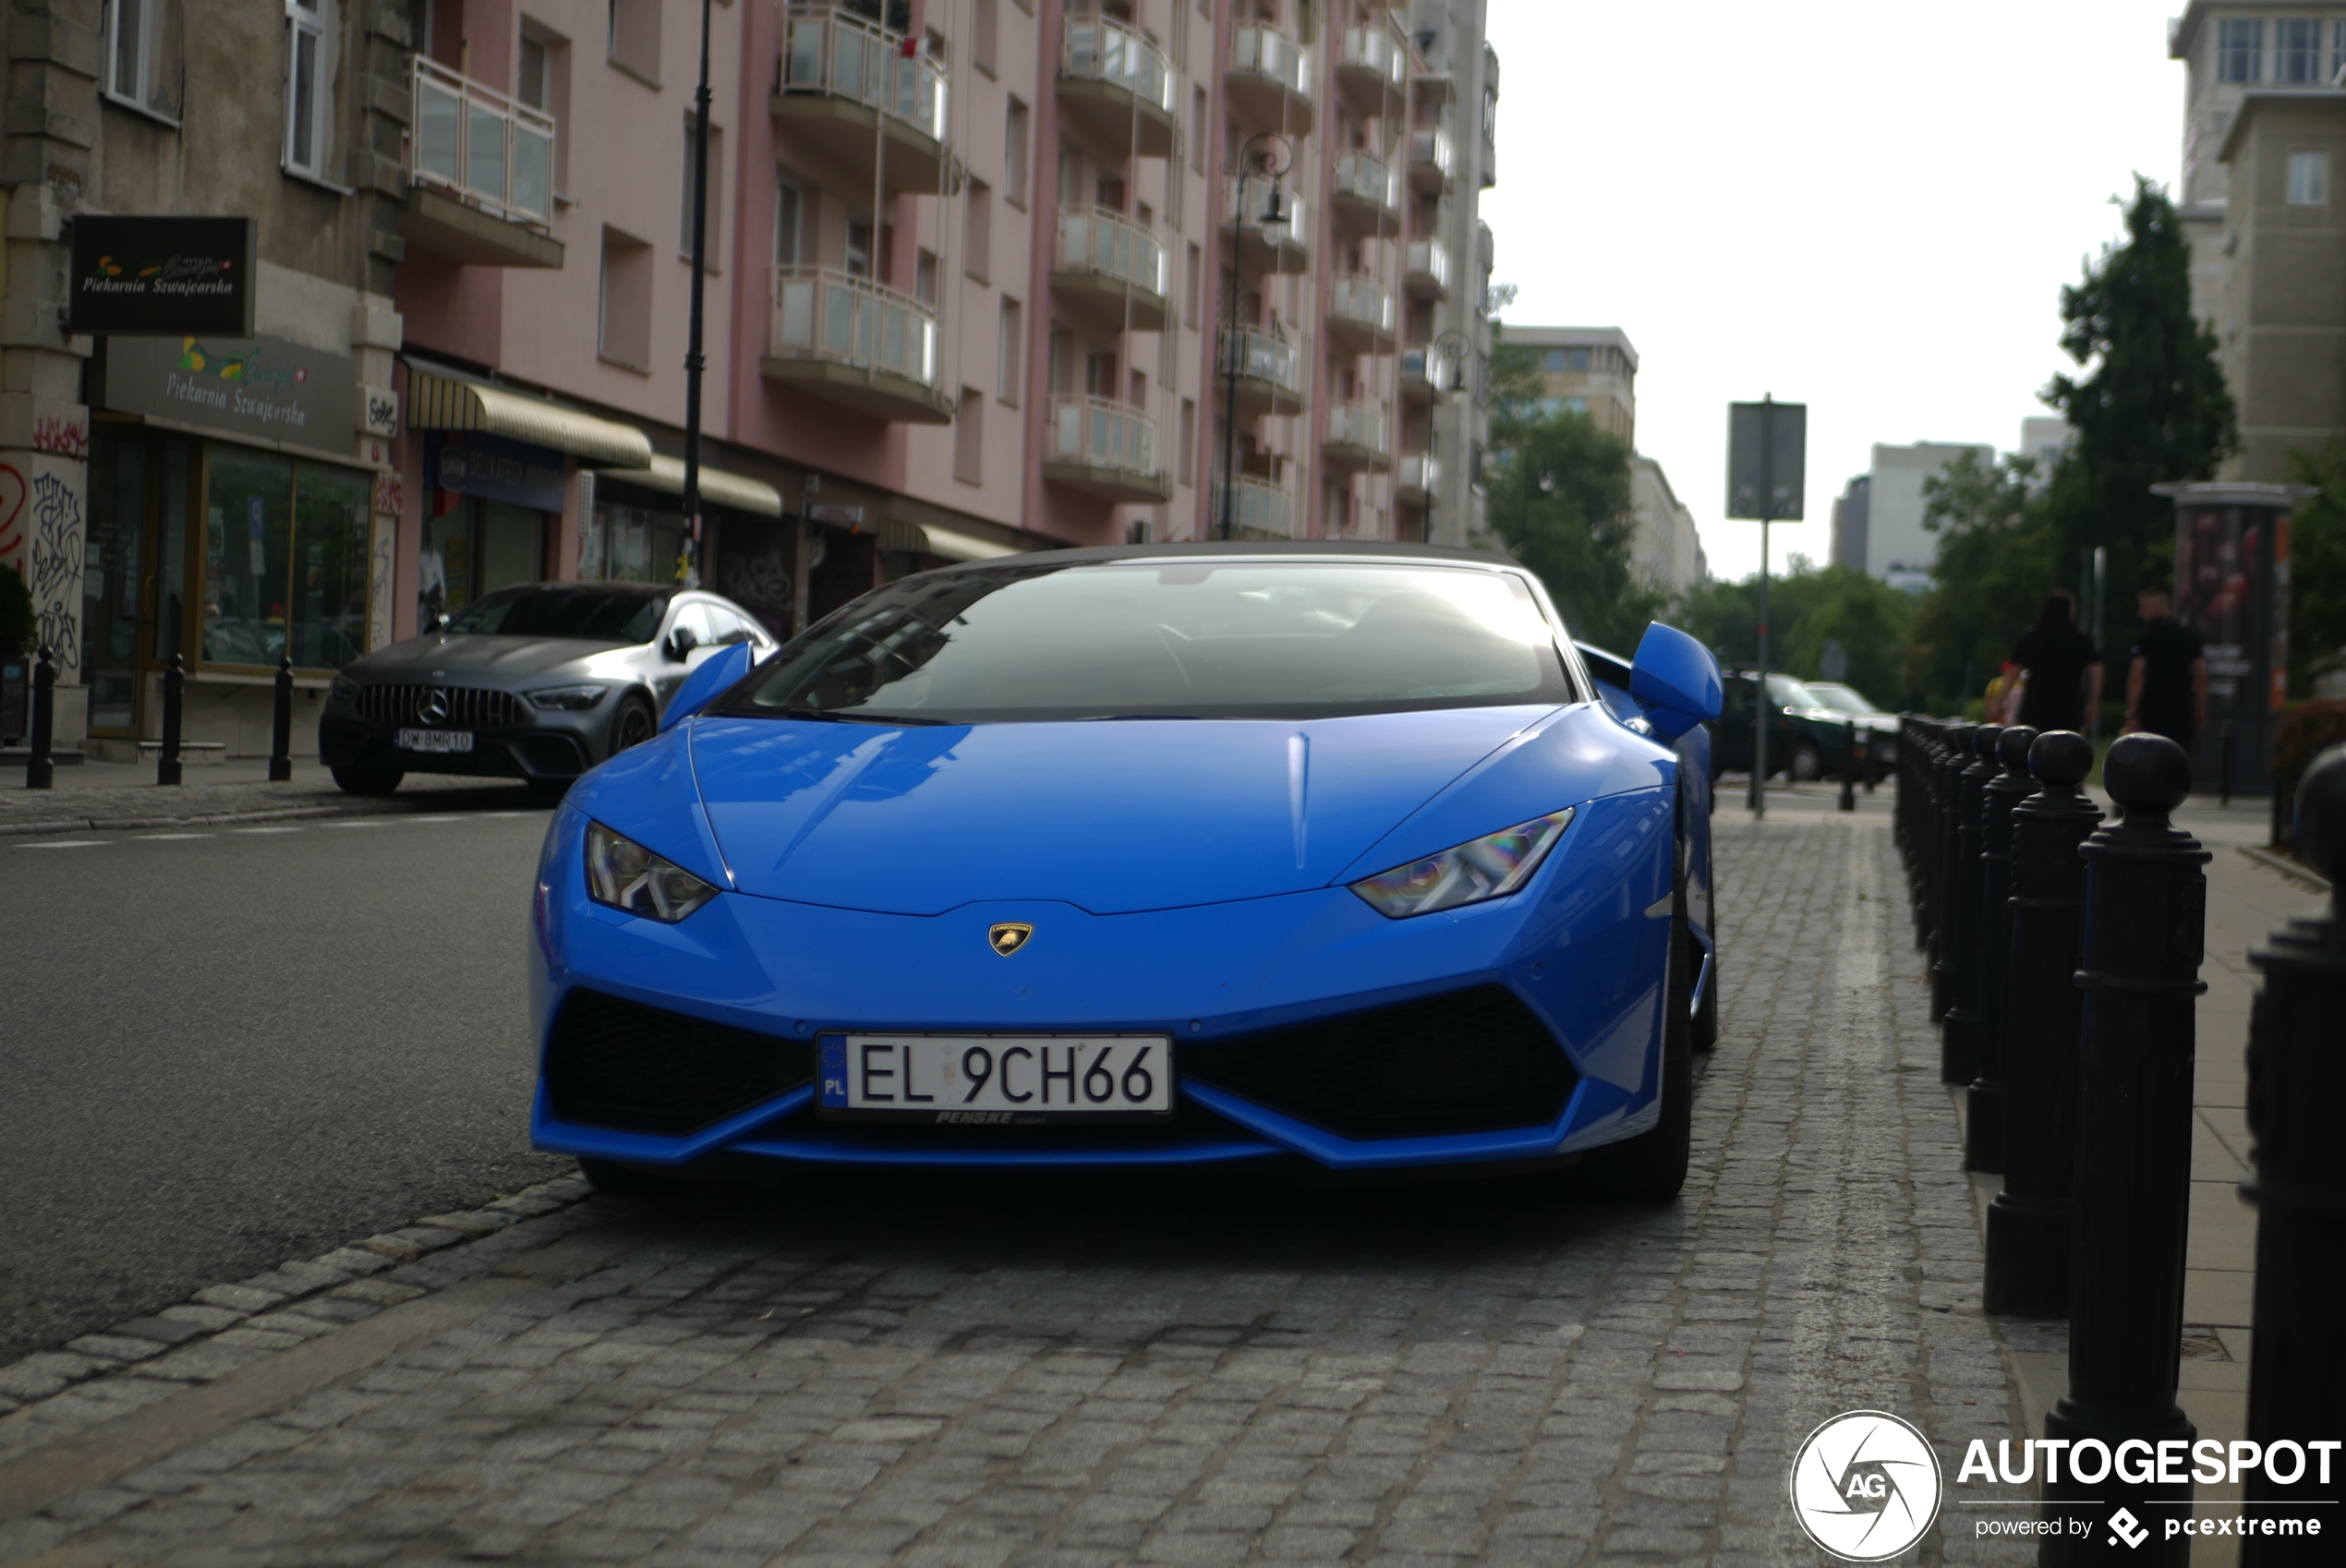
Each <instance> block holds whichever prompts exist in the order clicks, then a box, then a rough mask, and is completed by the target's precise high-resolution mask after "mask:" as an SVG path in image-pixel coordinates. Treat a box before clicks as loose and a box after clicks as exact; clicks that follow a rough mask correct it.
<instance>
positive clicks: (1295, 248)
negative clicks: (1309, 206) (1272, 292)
mask: <svg viewBox="0 0 2346 1568" xmlns="http://www.w3.org/2000/svg"><path fill="white" fill-rule="evenodd" d="M1275 189H1277V187H1275V186H1273V185H1272V184H1271V182H1270V181H1269V180H1267V179H1265V178H1264V177H1263V176H1262V175H1248V176H1246V190H1245V192H1244V194H1245V197H1246V211H1245V212H1244V214H1243V215H1242V220H1241V215H1240V211H1239V196H1240V190H1239V179H1238V176H1236V175H1232V176H1230V177H1229V178H1228V179H1227V180H1225V181H1224V182H1223V185H1222V232H1223V233H1225V234H1229V235H1234V236H1235V238H1236V241H1237V243H1238V246H1239V248H1240V258H1241V260H1242V262H1243V264H1244V265H1247V266H1250V267H1252V268H1253V269H1254V270H1255V271H1262V272H1283V273H1297V272H1306V271H1310V270H1311V267H1312V252H1311V247H1310V245H1309V243H1308V239H1307V231H1308V228H1309V225H1308V224H1307V223H1305V222H1304V219H1305V215H1306V214H1305V209H1304V205H1303V199H1302V198H1301V197H1300V196H1298V195H1296V194H1295V193H1294V192H1293V191H1290V190H1279V192H1278V206H1279V213H1280V220H1279V222H1277V223H1271V222H1269V221H1268V220H1269V218H1270V213H1271V193H1272V191H1273V190H1275Z"/></svg>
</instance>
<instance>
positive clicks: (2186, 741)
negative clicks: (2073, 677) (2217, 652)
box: [2126, 588, 2207, 752]
mask: <svg viewBox="0 0 2346 1568" xmlns="http://www.w3.org/2000/svg"><path fill="white" fill-rule="evenodd" d="M2134 605H2135V609H2137V611H2138V612H2139V613H2140V614H2141V616H2142V621H2143V626H2142V630H2141V631H2139V632H2137V633H2134V662H2133V663H2132V664H2130V665H2129V666H2127V669H2126V730H2127V732H2128V733H2130V734H2131V733H2133V732H2134V731H2136V730H2148V731H2150V733H2152V734H2154V735H2164V736H2166V737H2167V738H2168V739H2169V740H2171V741H2172V742H2175V743H2176V744H2177V745H2179V746H2181V747H2183V750H2185V751H2187V752H2188V751H2190V750H2192V749H2193V742H2195V741H2196V740H2198V738H2199V731H2200V730H2202V729H2203V728H2204V727H2205V726H2206V725H2207V653H2206V651H2205V650H2204V649H2203V648H2202V647H2201V646H2200V644H2199V634H2198V633H2195V632H2194V631H2193V630H2192V629H2191V628H2190V627H2188V626H2186V625H2184V624H2183V622H2182V621H2178V620H2176V619H2175V616H2174V611H2173V608H2172V606H2171V604H2170V603H2169V601H2168V598H2167V590H2166V589H2164V588H2145V589H2144V590H2143V591H2142V592H2141V593H2140V594H2137V595H2136V596H2135V597H2134Z"/></svg>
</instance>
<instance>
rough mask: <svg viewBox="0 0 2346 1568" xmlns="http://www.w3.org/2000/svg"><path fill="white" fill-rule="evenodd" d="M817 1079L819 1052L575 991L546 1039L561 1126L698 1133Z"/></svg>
mask: <svg viewBox="0 0 2346 1568" xmlns="http://www.w3.org/2000/svg"><path fill="white" fill-rule="evenodd" d="M814 1077H815V1046H814V1044H813V1043H812V1042H810V1041H804V1040H784V1039H781V1038H780V1037H779V1036H776V1035H771V1034H759V1033H757V1032H756V1031H752V1030H746V1029H735V1028H733V1027H732V1025H730V1024H721V1023H711V1022H709V1021H708V1020H707V1019H696V1018H693V1017H691V1016H690V1015H688V1014H684V1013H671V1012H670V1011H668V1010H667V1009H665V1008H662V1007H646V1006H644V1005H643V1004H642V1003H640V1002H628V1001H623V1000H621V999H620V998H619V997H617V996H607V995H603V994H602V993H601V992H599V991H573V992H572V993H571V994H570V995H569V996H568V997H567V998H566V999H564V1001H563V1003H562V1011H561V1012H560V1013H559V1014H557V1015H556V1016H555V1019H554V1027H553V1031H552V1033H551V1035H550V1037H549V1038H548V1040H547V1042H546V1091H547V1094H548V1096H549V1097H550V1100H551V1101H552V1108H553V1113H554V1116H555V1117H556V1119H558V1120H561V1121H565V1122H572V1123H575V1124H578V1125H581V1126H585V1127H608V1128H619V1129H621V1130H623V1131H626V1132H654V1133H662V1134H666V1135H668V1136H671V1137H677V1136H682V1135H683V1134H685V1133H690V1132H696V1131H698V1130H699V1129H700V1128H705V1127H707V1126H709V1125H711V1124H712V1123H716V1122H720V1121H723V1120H724V1119H725V1118H726V1117H727V1116H732V1115H734V1114H735V1113H737V1112H741V1111H746V1110H748V1109H750V1108H751V1107H753V1106H756V1105H759V1104H764V1103H765V1102H766V1101H768V1100H771V1099H773V1098H774V1097H775V1096H776V1095H779V1094H784V1093H787V1092H790V1091H791V1090H793V1089H796V1088H797V1087H798V1086H799V1085H800V1084H803V1083H807V1082H810V1081H812V1080H813V1079H814Z"/></svg>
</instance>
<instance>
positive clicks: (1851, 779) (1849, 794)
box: [1841, 718, 1873, 811]
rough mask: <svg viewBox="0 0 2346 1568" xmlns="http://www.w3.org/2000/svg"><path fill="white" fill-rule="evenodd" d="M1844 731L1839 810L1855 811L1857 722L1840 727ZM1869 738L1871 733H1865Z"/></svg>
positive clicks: (1851, 721) (1869, 731) (1850, 721)
mask: <svg viewBox="0 0 2346 1568" xmlns="http://www.w3.org/2000/svg"><path fill="white" fill-rule="evenodd" d="M1842 728H1843V730H1845V731H1846V735H1845V738H1844V740H1843V742H1842V743H1841V809H1842V810H1843V811H1856V809H1857V721H1856V719H1854V718H1853V719H1851V720H1849V722H1848V723H1847V724H1845V725H1844V726H1842ZM1866 733H1867V735H1868V736H1871V735H1872V733H1873V731H1872V730H1867V731H1866Z"/></svg>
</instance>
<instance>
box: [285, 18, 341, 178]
mask: <svg viewBox="0 0 2346 1568" xmlns="http://www.w3.org/2000/svg"><path fill="white" fill-rule="evenodd" d="M333 21H334V18H333V0H285V146H284V161H285V167H286V168H287V169H289V170H291V171H292V172H293V173H295V174H296V175H308V177H309V178H311V179H314V180H322V179H324V178H325V177H326V166H327V163H328V162H329V160H330V159H331V158H332V156H333V146H332V143H333V126H334V107H333V100H334V49H333V33H334V26H333Z"/></svg>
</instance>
